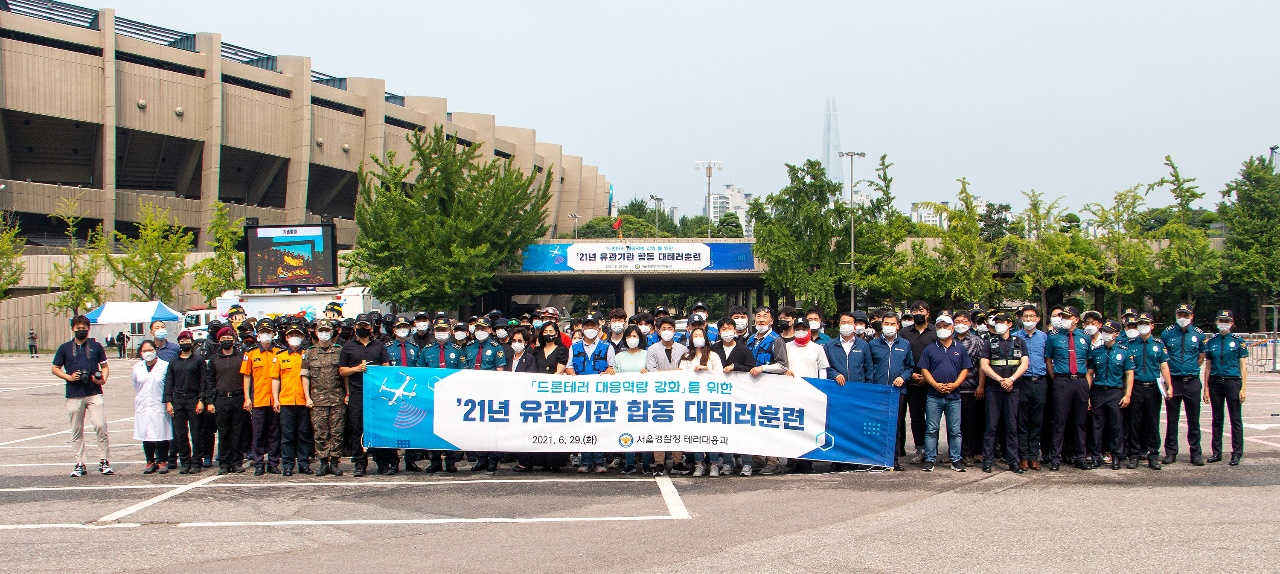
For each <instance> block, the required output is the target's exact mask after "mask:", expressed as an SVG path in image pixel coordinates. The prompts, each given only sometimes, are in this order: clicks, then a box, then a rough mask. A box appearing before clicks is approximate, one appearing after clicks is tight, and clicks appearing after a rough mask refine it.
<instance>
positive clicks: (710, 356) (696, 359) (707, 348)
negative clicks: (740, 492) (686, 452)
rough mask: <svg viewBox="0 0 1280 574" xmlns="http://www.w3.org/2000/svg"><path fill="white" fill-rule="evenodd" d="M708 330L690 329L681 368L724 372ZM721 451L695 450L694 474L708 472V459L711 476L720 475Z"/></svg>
mask: <svg viewBox="0 0 1280 574" xmlns="http://www.w3.org/2000/svg"><path fill="white" fill-rule="evenodd" d="M707 337H708V335H707V330H706V328H704V327H694V328H692V329H690V330H689V345H690V346H689V350H687V351H685V354H684V356H683V357H681V358H680V365H679V366H680V370H682V371H693V372H695V373H699V372H701V373H715V374H720V373H722V372H724V365H723V364H721V362H720V355H718V354H716V353H715V352H714V351H712V349H711V342H710V341H708V340H707ZM719 459H720V453H718V452H712V453H705V452H695V453H693V475H694V476H702V475H703V474H705V473H706V472H707V465H706V462H705V461H706V460H710V462H711V476H720V466H719Z"/></svg>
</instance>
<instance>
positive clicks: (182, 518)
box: [0, 355, 1280, 572]
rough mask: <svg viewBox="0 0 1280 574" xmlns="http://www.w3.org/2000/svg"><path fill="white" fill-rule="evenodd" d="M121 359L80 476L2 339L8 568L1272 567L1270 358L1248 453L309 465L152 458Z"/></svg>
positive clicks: (1277, 500) (38, 363)
mask: <svg viewBox="0 0 1280 574" xmlns="http://www.w3.org/2000/svg"><path fill="white" fill-rule="evenodd" d="M112 363H113V365H112V368H113V376H112V380H111V382H110V383H109V386H108V390H107V397H106V404H107V413H108V417H107V420H108V421H109V423H108V428H109V429H110V432H111V440H112V451H113V455H112V463H113V465H114V466H115V469H116V475H115V476H110V477H104V476H98V475H97V474H96V473H91V474H90V475H89V476H85V477H82V478H71V477H69V476H67V475H68V472H69V471H70V470H71V466H72V462H73V459H72V456H71V452H70V447H69V444H68V433H67V432H66V414H65V408H64V406H63V400H62V392H63V386H62V384H61V382H60V381H57V380H56V379H54V378H53V377H52V376H51V375H50V374H49V365H48V361H47V360H46V359H45V358H41V359H38V360H37V359H28V358H26V356H25V355H23V356H17V357H15V356H5V357H0V509H3V512H2V513H0V540H3V543H2V544H0V563H2V564H4V568H3V570H5V571H37V572H43V571H58V572H62V571H66V570H68V569H83V568H92V569H93V571H95V572H99V571H101V572H115V571H148V570H157V571H160V570H163V571H173V570H174V568H179V569H181V570H182V571H191V572H203V571H226V570H228V569H232V570H239V569H244V568H251V567H252V568H264V567H265V568H268V569H269V570H271V571H277V570H285V569H290V570H292V569H299V570H311V569H315V568H320V569H325V570H326V571H335V572H346V571H359V570H363V569H366V568H367V569H378V568H394V569H402V568H415V569H416V568H423V567H434V568H443V569H448V570H454V571H463V572H469V571H489V570H493V569H503V570H508V569H515V570H516V571H520V572H566V571H569V572H576V571H604V572H615V571H627V572H633V571H641V572H644V571H655V572H656V571H662V572H670V571H681V572H685V571H692V570H694V569H706V570H723V569H739V568H745V569H751V570H755V569H759V568H765V569H769V570H772V571H777V572H881V571H883V572H899V571H918V570H920V569H921V568H935V567H936V568H947V569H948V570H952V571H1009V570H1014V569H1023V570H1028V569H1029V570H1034V571H1066V570H1078V569H1080V568H1081V567H1086V568H1094V569H1101V570H1105V571H1115V570H1126V571H1133V572H1164V571H1167V570H1169V569H1172V568H1177V569H1187V570H1192V571H1222V572H1226V571H1231V572H1276V571H1278V570H1280V550H1278V548H1280V544H1278V541H1277V533H1280V518H1277V516H1280V473H1278V472H1277V470H1280V417H1276V416H1272V413H1280V376H1277V375H1255V376H1254V377H1253V378H1252V380H1251V382H1250V384H1249V400H1248V402H1246V403H1245V412H1244V416H1245V424H1246V435H1247V441H1246V445H1245V453H1246V454H1245V458H1244V461H1243V463H1242V464H1241V466H1239V467H1235V468H1230V467H1227V466H1226V463H1225V462H1224V463H1218V464H1214V465H1207V466H1205V467H1193V466H1191V465H1189V464H1187V463H1186V462H1185V454H1184V455H1183V459H1184V462H1180V463H1177V464H1173V465H1169V466H1166V467H1165V469H1164V470H1162V471H1159V472H1156V471H1151V470H1148V469H1146V468H1140V469H1138V470H1120V471H1111V470H1109V469H1108V470H1094V471H1089V472H1084V471H1079V470H1075V469H1064V470H1063V471H1062V472H1057V473H1050V472H1049V471H1047V470H1045V471H1041V472H1038V473H1027V474H1025V475H1021V476H1019V475H1014V474H1011V473H1007V472H996V473H993V474H984V473H982V472H979V471H978V469H976V468H971V469H969V471H968V472H965V473H955V472H951V471H949V470H941V469H940V470H939V471H935V472H933V473H925V472H920V470H919V467H915V466H910V465H909V466H908V467H907V468H908V470H907V472H900V473H894V472H889V473H844V474H814V475H786V476H774V477H759V476H758V477H751V478H740V477H729V478H709V477H708V478H696V479H695V478H692V477H672V478H658V479H654V478H650V477H635V476H622V475H618V474H609V475H590V476H580V475H577V474H574V473H559V474H553V473H542V472H539V473H532V474H527V475H526V474H516V473H513V472H511V471H510V469H509V466H504V467H503V469H501V470H500V471H499V472H498V473H497V474H494V475H490V474H482V473H476V474H472V473H470V472H469V471H467V470H465V469H464V470H462V471H461V472H459V473H458V474H456V475H434V476H430V475H424V474H401V475H397V476H394V477H372V476H371V477H365V478H361V479H355V478H352V477H351V476H350V474H349V473H348V474H347V475H346V476H342V477H324V478H321V479H317V478H315V477H309V476H301V475H299V476H293V477H290V478H282V477H280V476H273V475H268V476H264V477H253V476H250V475H248V474H232V475H226V476H222V477H219V476H217V475H215V474H214V473H211V472H209V471H205V472H203V473H201V474H197V475H189V476H183V475H178V474H176V473H170V474H168V475H165V476H158V475H151V476H143V475H141V474H139V473H140V472H141V469H142V465H141V461H142V451H141V445H139V444H138V443H137V441H134V440H133V438H132V430H133V427H132V421H131V417H132V414H133V412H132V410H133V401H132V398H133V393H132V388H131V386H130V385H129V383H128V381H127V380H126V378H125V376H126V375H125V374H126V373H127V372H128V371H127V367H128V366H130V365H131V364H132V363H131V362H118V363H117V362H116V361H114V360H113V361H112ZM1209 419H1210V416H1209V409H1208V407H1207V406H1206V407H1205V408H1204V409H1203V414H1202V421H1201V423H1202V427H1203V428H1204V430H1205V431H1206V433H1205V434H1206V438H1205V441H1206V443H1205V446H1206V450H1207V446H1208V444H1207V440H1208V438H1207V433H1208V430H1209V425H1210V420H1209ZM944 442H945V440H944ZM1183 449H1184V453H1185V446H1184V447H1183ZM89 455H90V456H91V457H92V456H95V455H94V448H93V446H92V441H90V447H89ZM95 467H96V465H91V468H90V469H91V471H92V470H94V469H95ZM345 467H346V468H347V469H348V470H349V468H350V465H349V464H346V465H345ZM824 467H825V465H822V464H819V465H818V468H819V470H822V469H823V468H824Z"/></svg>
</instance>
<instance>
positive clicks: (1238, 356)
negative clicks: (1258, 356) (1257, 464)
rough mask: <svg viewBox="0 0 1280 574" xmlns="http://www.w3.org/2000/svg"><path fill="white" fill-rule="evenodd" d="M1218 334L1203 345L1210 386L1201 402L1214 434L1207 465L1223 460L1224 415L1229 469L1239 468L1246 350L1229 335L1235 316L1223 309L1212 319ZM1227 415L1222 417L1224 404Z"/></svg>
mask: <svg viewBox="0 0 1280 574" xmlns="http://www.w3.org/2000/svg"><path fill="white" fill-rule="evenodd" d="M1214 320H1215V322H1216V323H1217V327H1218V334H1216V335H1214V336H1213V337H1212V338H1210V339H1209V342H1208V343H1207V344H1206V345H1205V360H1206V361H1208V362H1209V384H1208V385H1207V386H1206V387H1205V391H1204V402H1206V403H1209V405H1210V408H1212V409H1213V434H1212V435H1211V436H1210V439H1209V448H1210V453H1209V462H1219V461H1221V460H1222V427H1223V423H1224V422H1225V419H1224V418H1223V414H1228V413H1229V414H1230V416H1231V463H1230V464H1231V466H1238V465H1239V464H1240V458H1241V457H1243V456H1244V421H1243V420H1241V417H1240V409H1241V406H1242V405H1243V403H1244V398H1245V382H1246V381H1245V373H1246V372H1247V369H1246V368H1245V367H1246V361H1247V360H1248V359H1249V349H1248V347H1246V346H1245V342H1244V338H1243V337H1241V336H1240V335H1236V334H1235V333H1232V332H1231V327H1232V326H1233V325H1234V324H1235V316H1234V315H1232V313H1231V311H1228V310H1226V309H1223V310H1221V311H1218V315H1217V316H1216V317H1215V319H1214ZM1224 402H1225V403H1226V407H1227V408H1226V411H1227V413H1223V408H1222V406H1223V403H1224Z"/></svg>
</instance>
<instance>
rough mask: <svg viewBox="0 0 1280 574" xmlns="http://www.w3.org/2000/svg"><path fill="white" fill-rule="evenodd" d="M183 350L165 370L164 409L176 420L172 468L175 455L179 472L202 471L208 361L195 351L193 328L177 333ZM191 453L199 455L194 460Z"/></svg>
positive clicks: (170, 464) (172, 448)
mask: <svg viewBox="0 0 1280 574" xmlns="http://www.w3.org/2000/svg"><path fill="white" fill-rule="evenodd" d="M178 348H179V349H180V352H179V353H178V356H177V357H176V358H174V360H173V361H171V362H170V363H169V368H168V369H167V370H166V371H165V377H164V392H163V401H164V405H165V412H166V413H168V415H169V417H170V418H171V419H172V421H173V440H172V441H171V442H170V444H169V450H170V452H171V453H176V454H170V460H169V465H168V466H169V468H170V469H172V468H173V462H174V461H173V460H172V459H173V457H175V456H176V457H177V458H178V463H179V464H181V466H180V467H179V470H178V474H191V473H193V472H200V469H201V466H202V464H201V460H200V456H199V455H200V453H201V452H203V447H202V445H201V444H200V440H201V436H202V434H203V433H202V432H201V426H200V425H201V423H202V421H201V416H202V415H203V414H204V406H205V400H206V399H210V400H211V399H212V397H208V396H206V395H205V391H206V389H205V384H204V381H205V361H204V359H203V358H202V357H201V356H200V354H199V352H197V351H196V348H195V341H194V339H193V338H192V336H191V331H183V332H181V333H179V334H178ZM192 453H195V454H196V456H195V458H194V459H193V458H192Z"/></svg>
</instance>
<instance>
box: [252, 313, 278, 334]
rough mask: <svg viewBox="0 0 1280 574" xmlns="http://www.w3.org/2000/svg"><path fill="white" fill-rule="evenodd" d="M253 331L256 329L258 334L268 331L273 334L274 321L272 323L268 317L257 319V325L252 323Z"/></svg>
mask: <svg viewBox="0 0 1280 574" xmlns="http://www.w3.org/2000/svg"><path fill="white" fill-rule="evenodd" d="M254 329H257V330H258V332H259V333H261V332H263V331H270V332H272V333H275V332H276V324H275V321H272V320H271V318H270V317H264V318H262V319H258V322H257V323H254Z"/></svg>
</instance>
